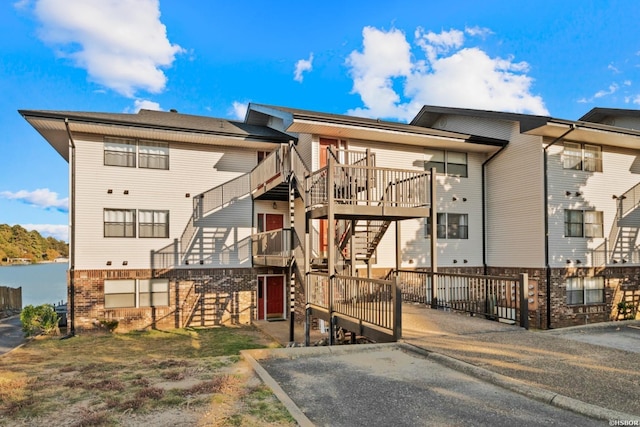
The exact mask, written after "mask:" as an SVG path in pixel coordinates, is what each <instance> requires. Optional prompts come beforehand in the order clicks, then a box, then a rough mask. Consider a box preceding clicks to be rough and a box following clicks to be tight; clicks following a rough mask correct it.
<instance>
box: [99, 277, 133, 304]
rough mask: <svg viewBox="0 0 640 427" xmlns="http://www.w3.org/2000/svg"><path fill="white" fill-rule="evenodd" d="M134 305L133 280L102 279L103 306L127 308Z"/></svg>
mask: <svg viewBox="0 0 640 427" xmlns="http://www.w3.org/2000/svg"><path fill="white" fill-rule="evenodd" d="M135 306H136V281H135V280H105V281H104V308H127V307H135Z"/></svg>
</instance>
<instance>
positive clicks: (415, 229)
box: [348, 140, 486, 268]
mask: <svg viewBox="0 0 640 427" xmlns="http://www.w3.org/2000/svg"><path fill="white" fill-rule="evenodd" d="M348 147H349V149H350V150H365V149H366V148H370V149H371V150H372V152H373V153H375V156H376V166H378V167H385V168H397V169H409V170H416V171H424V163H425V160H426V156H425V148H424V147H423V146H411V145H403V144H390V143H381V142H370V141H360V140H349V141H348ZM466 157H467V163H468V165H467V169H468V176H469V177H470V178H473V179H461V178H460V177H455V176H447V175H439V176H438V177H437V180H438V185H437V190H436V191H437V199H438V201H437V205H438V206H437V209H438V211H439V212H452V213H454V212H455V213H459V214H466V215H467V216H468V220H469V223H468V230H469V235H468V239H451V240H447V241H446V242H445V241H444V240H443V241H441V242H440V241H439V242H438V250H439V254H438V262H439V265H441V266H453V265H455V264H456V263H460V264H462V263H463V262H464V260H466V261H467V263H466V265H467V266H472V265H473V266H477V265H481V264H482V200H481V197H480V194H481V187H480V186H481V182H482V180H481V178H480V171H481V165H482V162H483V161H484V160H485V159H486V157H485V155H484V154H479V153H466ZM399 225H400V232H401V234H400V241H401V248H400V249H399V250H400V253H401V267H403V268H415V267H428V266H429V265H430V253H431V247H430V240H429V239H427V238H426V237H425V232H426V230H425V220H424V219H423V218H420V219H410V220H404V221H400V222H399ZM395 230H396V227H395V224H394V223H392V224H391V226H390V227H389V229H388V230H387V232H386V233H385V235H384V237H383V238H382V241H381V242H380V244H379V246H378V249H377V252H376V262H375V264H373V265H372V266H373V267H374V268H391V267H394V266H395V262H396V237H395V236H396V231H395ZM454 261H455V262H454Z"/></svg>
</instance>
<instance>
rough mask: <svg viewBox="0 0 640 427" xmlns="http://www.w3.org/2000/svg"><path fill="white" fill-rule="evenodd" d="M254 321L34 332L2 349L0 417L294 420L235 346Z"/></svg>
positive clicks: (32, 420) (126, 421)
mask: <svg viewBox="0 0 640 427" xmlns="http://www.w3.org/2000/svg"><path fill="white" fill-rule="evenodd" d="M275 346H277V345H276V344H275V343H273V342H272V341H271V340H270V339H269V338H267V337H266V336H264V335H263V334H262V333H261V332H260V331H258V330H256V329H255V328H248V327H241V328H228V327H227V328H216V329H206V330H205V329H203V330H176V331H148V332H136V333H131V334H122V335H119V334H105V335H86V336H79V337H75V338H71V339H67V340H59V339H51V338H49V339H46V338H39V339H37V340H34V341H32V342H30V343H28V344H27V345H25V346H23V347H22V348H20V349H17V350H15V351H13V352H11V353H10V354H7V355H5V356H3V357H0V425H11V426H14V425H29V426H30V425H56V426H103V425H104V426H107V425H109V426H111V425H123V426H140V425H153V426H192V425H212V426H216V425H242V426H244V425H255V426H263V425H267V426H268V425H295V423H294V421H293V419H292V418H291V417H290V416H289V414H288V412H287V411H286V409H285V408H284V407H283V406H282V405H281V404H280V402H279V401H278V400H277V399H276V398H275V396H274V395H273V394H272V393H271V392H270V390H268V389H267V388H266V387H265V386H264V385H263V384H262V382H261V381H260V380H259V379H258V378H257V377H256V376H255V375H254V373H253V371H252V370H251V368H250V367H249V365H248V364H247V363H246V362H245V361H244V360H243V359H242V357H241V356H240V355H239V351H240V350H243V349H250V348H264V347H275Z"/></svg>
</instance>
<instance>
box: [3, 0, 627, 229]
mask: <svg viewBox="0 0 640 427" xmlns="http://www.w3.org/2000/svg"><path fill="white" fill-rule="evenodd" d="M638 22H640V5H639V4H638V3H637V1H636V0H621V1H607V0H599V1H589V0H579V1H574V0H563V1H557V0H555V1H547V0H537V1H526V2H525V1H513V0H505V1H503V0H493V1H492V0H485V1H482V2H479V1H475V0H469V1H455V0H453V1H449V2H436V1H406V0H396V1H394V2H389V1H378V0H368V1H355V0H354V1H348V2H345V1H334V0H325V1H324V2H313V3H311V2H306V1H300V0H299V1H295V2H293V1H285V0H283V1H277V2H268V3H267V2H261V1H257V0H236V1H233V2H228V1H225V2H222V1H211V0H185V1H175V0H174V1H170V0H161V1H158V0H10V1H5V2H2V4H1V5H0V36H1V37H0V53H1V55H0V120H1V121H2V122H1V126H2V130H3V138H2V139H1V140H0V148H1V153H2V154H1V157H0V223H7V224H11V225H13V224H21V225H22V226H24V227H25V228H27V229H36V230H38V231H39V232H41V233H42V234H43V235H53V236H55V237H58V238H63V239H65V240H66V239H67V227H66V224H67V223H68V212H67V211H68V208H67V205H68V171H67V163H66V162H65V161H64V160H63V159H62V158H61V157H60V156H59V155H58V154H57V153H56V152H55V151H54V150H53V149H52V148H51V147H50V146H49V145H48V144H47V143H46V142H45V141H44V140H43V139H42V138H41V137H40V135H39V134H38V133H37V132H36V131H35V130H34V129H33V128H31V127H30V126H29V125H28V123H27V122H26V121H25V120H23V119H22V118H21V117H20V116H19V114H18V113H17V110H18V109H38V110H71V111H100V112H114V113H120V112H131V113H135V112H136V111H137V110H138V109H140V108H150V109H160V110H169V109H172V108H175V109H177V110H178V111H180V112H182V113H188V114H197V115H207V116H214V117H221V118H229V119H242V118H243V114H244V110H245V108H246V105H247V103H249V102H257V103H266V104H273V105H282V106H288V107H295V108H303V109H310V110H315V111H322V112H330V113H338V114H354V115H359V116H365V117H376V118H384V119H389V120H398V121H407V120H410V118H411V117H412V116H413V115H414V114H415V113H416V112H417V111H418V110H419V108H420V106H422V105H424V104H430V105H444V106H454V107H467V108H480V109H489V110H498V111H515V112H522V113H531V114H542V115H551V116H553V117H557V118H564V119H578V118H579V117H581V116H582V115H583V114H584V113H586V112H587V111H589V110H590V109H591V108H593V107H595V106H598V107H611V108H631V109H638V108H640V37H639V35H640V32H639V31H638Z"/></svg>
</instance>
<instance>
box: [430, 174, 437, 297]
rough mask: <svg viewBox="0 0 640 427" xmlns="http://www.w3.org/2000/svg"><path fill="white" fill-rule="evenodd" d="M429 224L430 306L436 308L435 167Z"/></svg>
mask: <svg viewBox="0 0 640 427" xmlns="http://www.w3.org/2000/svg"><path fill="white" fill-rule="evenodd" d="M430 181H431V194H430V199H431V201H430V204H431V206H430V209H429V210H430V214H429V224H431V272H432V274H431V308H434V309H437V308H438V290H437V289H438V223H437V217H438V212H437V209H436V186H437V181H436V168H431V177H430Z"/></svg>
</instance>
